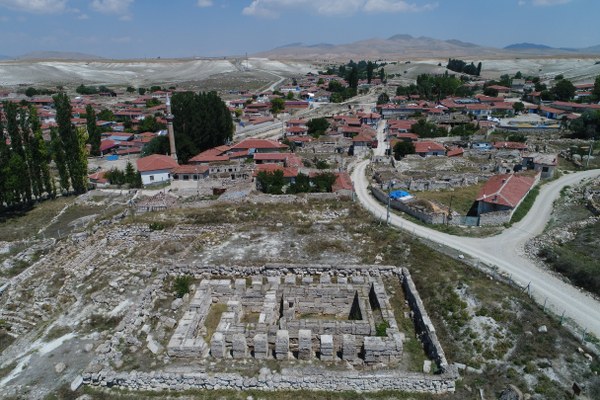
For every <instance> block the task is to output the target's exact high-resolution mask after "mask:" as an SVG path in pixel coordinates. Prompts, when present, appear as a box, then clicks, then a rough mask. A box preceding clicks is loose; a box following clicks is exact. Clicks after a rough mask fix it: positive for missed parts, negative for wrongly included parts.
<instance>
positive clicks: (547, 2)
mask: <svg viewBox="0 0 600 400" xmlns="http://www.w3.org/2000/svg"><path fill="white" fill-rule="evenodd" d="M570 2H571V0H532V1H531V4H533V5H534V6H558V5H561V4H567V3H570Z"/></svg>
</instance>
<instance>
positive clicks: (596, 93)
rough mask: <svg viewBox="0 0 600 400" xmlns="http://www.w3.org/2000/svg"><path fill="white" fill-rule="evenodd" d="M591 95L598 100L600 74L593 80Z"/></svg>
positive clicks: (599, 94) (599, 95) (599, 98)
mask: <svg viewBox="0 0 600 400" xmlns="http://www.w3.org/2000/svg"><path fill="white" fill-rule="evenodd" d="M592 96H594V98H595V99H596V100H600V75H598V76H597V77H596V80H595V81H594V89H592Z"/></svg>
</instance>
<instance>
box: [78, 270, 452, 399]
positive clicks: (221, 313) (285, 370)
mask: <svg viewBox="0 0 600 400" xmlns="http://www.w3.org/2000/svg"><path fill="white" fill-rule="evenodd" d="M180 274H187V275H192V276H194V277H195V279H196V282H197V284H196V285H195V287H193V290H192V291H191V293H190V295H189V296H187V295H186V298H185V299H184V302H183V304H182V307H184V308H183V309H182V313H181V314H180V315H181V318H180V319H179V321H178V322H176V321H175V320H172V323H170V325H172V326H174V329H173V331H172V332H173V333H172V334H171V335H170V337H167V338H166V339H165V342H163V343H164V344H162V345H161V344H160V343H157V342H155V341H154V339H152V332H151V331H150V328H148V321H149V320H148V319H147V318H148V315H149V313H148V312H146V311H144V310H148V309H152V308H153V307H154V304H155V302H156V301H157V297H156V296H155V295H154V293H156V288H157V287H159V286H160V285H162V283H161V282H160V281H156V283H155V286H154V288H151V287H149V288H148V289H147V295H145V296H144V304H143V305H136V306H134V307H132V310H131V315H130V317H126V318H125V319H124V320H123V321H122V322H121V324H120V326H119V330H120V332H121V333H119V334H118V335H120V336H119V337H114V338H111V339H110V340H108V341H107V342H106V343H105V344H103V345H101V346H100V347H102V349H101V351H99V350H100V348H99V350H97V351H96V353H97V354H98V356H97V359H96V360H95V361H94V362H92V363H91V364H90V366H89V367H88V369H87V371H86V372H85V373H84V374H83V375H82V377H81V378H82V382H83V383H84V384H90V385H100V386H118V387H123V388H127V389H133V390H186V389H194V388H196V389H235V390H244V389H259V390H290V389H292V390H299V389H308V390H351V391H379V390H402V391H414V392H427V393H446V392H453V391H454V389H455V382H456V379H457V378H458V374H457V371H456V369H455V367H454V366H451V365H449V364H448V362H447V360H446V357H445V355H444V351H443V349H442V347H441V345H440V343H439V341H438V339H437V336H436V332H435V328H434V327H433V325H432V323H431V320H430V319H429V317H428V315H427V312H426V310H425V308H424V306H423V303H422V301H421V299H420V297H419V294H418V292H417V289H416V287H415V285H414V283H413V281H412V278H411V276H410V273H409V272H408V270H407V269H405V268H399V267H394V266H381V265H345V266H332V265H287V264H277V265H275V264H269V265H265V266H263V267H239V266H236V267H233V266H232V267H227V266H214V267H199V266H172V267H171V268H170V272H169V274H167V275H164V276H163V279H166V278H168V277H169V276H171V277H173V276H176V275H180ZM390 279H398V283H399V284H400V286H401V287H402V289H403V292H404V299H405V304H407V305H408V306H409V307H410V310H411V312H410V318H411V319H412V321H413V322H414V324H415V328H416V330H417V333H418V338H419V340H420V341H421V342H422V344H423V349H424V351H425V353H426V355H427V358H428V359H427V360H426V361H425V363H424V366H423V371H424V372H419V373H417V372H408V371H406V370H405V367H404V366H403V365H406V364H405V363H403V342H404V340H405V333H404V332H402V331H401V330H400V329H399V328H398V324H397V322H396V321H397V320H396V316H395V315H394V312H395V310H394V309H393V307H392V305H391V304H390V297H388V293H387V292H386V288H385V286H384V281H386V282H389V280H390ZM400 286H398V287H400ZM179 300H181V299H179ZM400 312H401V311H400ZM407 315H408V314H406V315H403V317H407ZM140 326H144V327H145V328H143V329H142V330H144V331H145V332H147V333H148V336H147V341H148V346H149V347H148V348H149V349H150V350H151V351H152V353H154V354H164V356H163V357H162V358H163V359H164V360H166V362H165V365H164V366H163V367H158V366H157V367H156V368H153V369H152V370H151V371H136V370H132V371H116V370H115V369H114V365H116V364H117V363H118V360H119V359H120V357H121V356H120V352H119V343H120V341H121V340H122V339H120V338H122V337H123V335H126V334H127V332H132V333H133V332H135V331H136V330H139V327H140ZM151 345H152V346H151ZM171 364H172V365H171ZM432 364H433V365H434V367H433V368H432V367H431V366H432ZM252 365H254V366H255V367H249V366H252ZM274 365H279V366H278V367H277V368H276V369H273V366H274ZM248 368H250V370H253V371H255V372H254V373H250V374H249V373H248ZM236 371H238V372H236ZM431 371H435V373H432V372H431Z"/></svg>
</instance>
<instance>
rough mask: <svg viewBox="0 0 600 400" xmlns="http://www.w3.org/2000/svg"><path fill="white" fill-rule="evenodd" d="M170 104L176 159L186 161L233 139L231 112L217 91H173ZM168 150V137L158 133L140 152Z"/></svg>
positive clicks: (158, 152)
mask: <svg viewBox="0 0 600 400" xmlns="http://www.w3.org/2000/svg"><path fill="white" fill-rule="evenodd" d="M171 104H172V112H173V115H174V116H175V119H174V121H173V127H174V129H175V143H176V146H177V157H178V159H179V162H181V163H186V162H187V161H188V160H189V159H190V158H191V157H193V156H195V155H196V154H198V153H200V152H201V151H204V150H207V149H210V148H212V147H215V146H220V145H223V144H225V143H227V142H228V141H230V140H231V139H232V137H233V132H234V125H233V120H232V118H231V113H230V112H229V109H228V108H227V106H226V105H225V103H224V102H223V100H221V98H220V97H219V96H218V95H217V94H216V92H202V93H193V92H181V93H175V94H174V95H173V98H172V99H171ZM149 118H150V119H151V118H152V117H149ZM147 119H148V118H147ZM144 122H145V120H144ZM168 152H169V142H168V138H167V137H165V136H159V137H157V138H155V139H153V140H152V141H151V142H150V143H149V144H148V145H146V146H145V148H144V151H143V154H144V155H149V154H155V153H157V154H167V153H168Z"/></svg>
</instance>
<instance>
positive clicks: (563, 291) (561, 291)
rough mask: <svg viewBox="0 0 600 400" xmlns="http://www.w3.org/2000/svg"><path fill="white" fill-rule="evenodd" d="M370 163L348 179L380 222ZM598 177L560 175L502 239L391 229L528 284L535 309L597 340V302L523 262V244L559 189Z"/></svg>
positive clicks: (408, 226)
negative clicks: (562, 319) (370, 186)
mask: <svg viewBox="0 0 600 400" xmlns="http://www.w3.org/2000/svg"><path fill="white" fill-rule="evenodd" d="M368 164H369V161H363V162H361V163H360V164H358V165H357V166H356V168H355V170H354V172H353V174H352V180H353V181H354V185H355V190H356V194H357V197H358V199H359V200H360V202H361V203H362V204H363V206H364V207H365V208H366V209H367V210H369V211H370V212H372V213H373V214H375V216H377V217H378V218H383V219H385V216H386V209H385V207H384V206H383V205H382V204H380V203H379V202H378V201H377V200H375V199H374V198H373V197H372V196H371V195H370V193H369V190H368V180H367V177H366V176H365V169H366V167H367V165H368ZM598 175H600V170H591V171H584V172H579V173H574V174H570V175H565V176H563V177H562V178H560V179H558V180H556V181H554V182H551V183H548V184H546V185H544V186H543V187H542V188H541V190H540V194H539V196H538V198H537V200H536V201H535V204H534V205H533V207H532V209H531V211H530V212H529V214H528V215H527V216H526V217H525V218H524V219H523V220H522V221H521V222H520V223H518V224H515V225H513V226H512V227H511V228H509V229H507V230H505V231H504V232H503V233H502V234H501V235H498V236H493V237H489V238H483V239H481V238H465V237H460V236H452V235H448V234H445V233H441V232H438V231H436V230H433V229H430V228H427V227H424V226H421V225H418V224H415V223H413V222H410V221H408V220H405V219H404V218H402V217H400V216H398V215H396V214H391V216H390V223H391V224H392V225H394V226H396V227H399V228H401V229H405V230H408V231H410V232H412V233H413V234H415V235H417V236H421V237H424V238H427V239H430V240H432V241H435V242H437V243H441V244H443V245H446V246H449V247H452V248H455V249H457V250H459V251H461V252H463V253H465V254H468V255H471V256H473V257H475V258H477V259H479V260H480V261H482V262H485V263H487V264H490V265H495V266H497V267H498V269H499V270H500V271H503V272H505V273H507V274H510V276H511V279H512V280H513V281H516V282H517V283H518V284H520V285H521V286H527V285H528V284H530V289H531V293H532V296H533V297H534V298H535V300H536V301H538V302H539V303H540V304H544V302H546V307H547V308H549V309H550V310H551V311H553V312H554V313H555V314H557V315H561V314H562V313H563V312H564V315H565V318H569V319H571V320H572V321H573V322H574V323H575V324H577V325H578V326H580V327H582V328H584V329H586V330H587V332H588V333H593V334H594V335H595V336H596V337H600V302H599V301H597V300H595V299H594V298H592V297H591V296H590V295H588V294H587V293H585V292H583V291H580V290H579V289H577V288H575V287H573V286H572V285H570V284H568V283H566V282H564V281H562V280H561V279H560V278H558V277H556V276H555V275H554V274H552V273H551V272H549V271H546V270H544V269H542V268H540V267H538V266H537V265H535V263H534V262H532V261H531V260H530V259H528V258H527V257H526V256H525V253H524V250H523V248H524V244H525V242H526V241H527V240H529V239H530V238H532V237H535V236H537V235H538V234H539V233H541V232H542V231H543V229H544V227H545V226H546V223H547V222H548V219H549V218H550V213H551V211H552V203H553V201H554V199H555V198H557V197H558V196H559V194H560V190H561V188H563V187H564V186H566V185H573V184H576V183H577V182H580V181H582V180H583V179H586V178H591V177H595V176H598Z"/></svg>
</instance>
